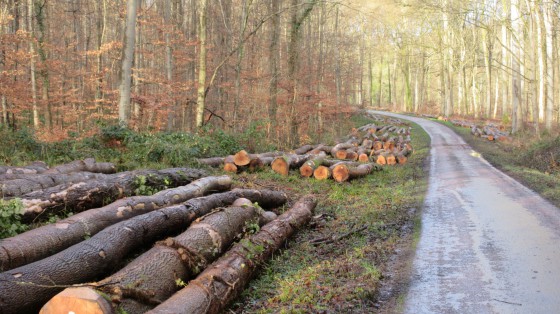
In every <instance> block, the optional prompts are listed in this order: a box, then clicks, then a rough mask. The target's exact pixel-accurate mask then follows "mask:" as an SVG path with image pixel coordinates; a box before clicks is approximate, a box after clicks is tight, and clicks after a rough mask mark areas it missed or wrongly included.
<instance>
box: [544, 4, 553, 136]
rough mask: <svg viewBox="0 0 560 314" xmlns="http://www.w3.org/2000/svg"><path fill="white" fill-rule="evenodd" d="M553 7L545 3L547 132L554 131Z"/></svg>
mask: <svg viewBox="0 0 560 314" xmlns="http://www.w3.org/2000/svg"><path fill="white" fill-rule="evenodd" d="M552 6H553V4H552V3H549V2H546V3H543V22H544V30H545V43H546V114H545V120H544V121H545V127H546V129H547V130H552V120H553V118H554V116H553V111H554V55H553V51H554V47H553V36H554V24H553V15H554V13H553V12H554V10H553V8H552Z"/></svg>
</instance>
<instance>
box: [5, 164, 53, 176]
mask: <svg viewBox="0 0 560 314" xmlns="http://www.w3.org/2000/svg"><path fill="white" fill-rule="evenodd" d="M48 169H49V167H48V166H47V164H46V163H45V162H43V161H34V162H32V163H31V164H29V165H26V166H0V180H5V178H4V177H3V175H10V174H37V173H43V172H45V171H47V170H48Z"/></svg>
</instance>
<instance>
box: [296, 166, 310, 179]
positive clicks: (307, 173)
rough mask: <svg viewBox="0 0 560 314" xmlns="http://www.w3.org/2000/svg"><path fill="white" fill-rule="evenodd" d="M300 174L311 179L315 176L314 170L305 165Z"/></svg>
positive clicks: (300, 169)
mask: <svg viewBox="0 0 560 314" xmlns="http://www.w3.org/2000/svg"><path fill="white" fill-rule="evenodd" d="M299 173H300V174H301V176H302V177H306V178H310V177H311V176H313V168H312V167H311V166H310V165H307V164H305V165H303V166H301V168H299Z"/></svg>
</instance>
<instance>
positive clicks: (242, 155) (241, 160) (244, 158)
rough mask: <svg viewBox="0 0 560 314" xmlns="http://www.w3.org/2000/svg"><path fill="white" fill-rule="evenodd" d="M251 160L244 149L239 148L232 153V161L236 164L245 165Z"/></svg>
mask: <svg viewBox="0 0 560 314" xmlns="http://www.w3.org/2000/svg"><path fill="white" fill-rule="evenodd" d="M250 162H251V157H249V154H248V153H247V152H246V151H245V150H240V151H239V152H237V153H236V154H235V155H233V163H234V164H235V165H236V166H247V165H248V164H249V163H250Z"/></svg>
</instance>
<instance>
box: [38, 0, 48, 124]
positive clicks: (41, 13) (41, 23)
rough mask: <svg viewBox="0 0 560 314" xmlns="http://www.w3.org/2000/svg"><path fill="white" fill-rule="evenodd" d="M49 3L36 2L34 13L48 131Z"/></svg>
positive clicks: (43, 1)
mask: <svg viewBox="0 0 560 314" xmlns="http://www.w3.org/2000/svg"><path fill="white" fill-rule="evenodd" d="M47 6H48V3H47V1H46V0H35V6H34V9H35V11H34V13H35V18H36V20H37V27H38V29H39V37H38V38H37V44H38V45H37V52H38V53H39V57H40V59H41V63H42V65H41V70H40V71H39V74H40V76H41V79H42V81H43V84H42V86H41V98H42V101H43V103H44V104H45V126H46V127H47V129H48V130H51V129H52V110H51V104H50V100H49V87H50V80H49V70H48V66H47V52H46V51H45V47H44V46H45V34H46V30H45V10H46V9H47Z"/></svg>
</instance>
